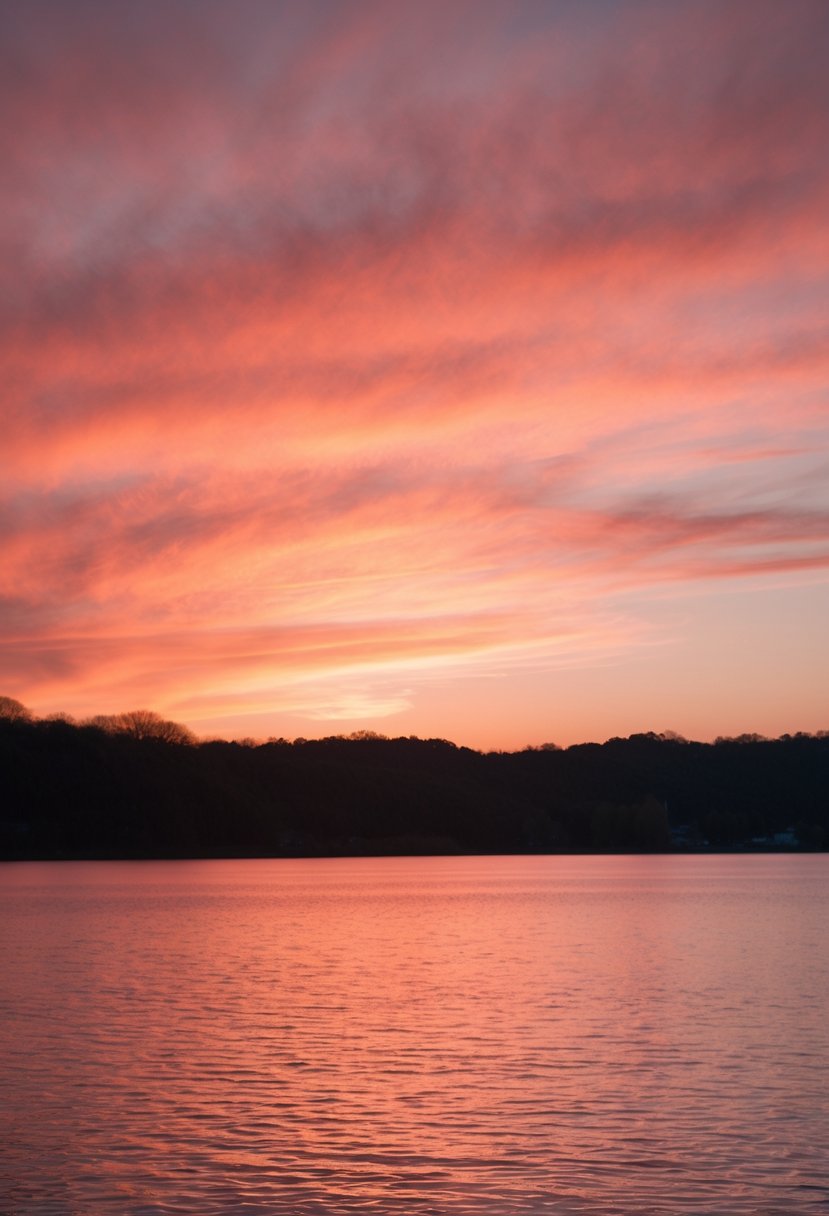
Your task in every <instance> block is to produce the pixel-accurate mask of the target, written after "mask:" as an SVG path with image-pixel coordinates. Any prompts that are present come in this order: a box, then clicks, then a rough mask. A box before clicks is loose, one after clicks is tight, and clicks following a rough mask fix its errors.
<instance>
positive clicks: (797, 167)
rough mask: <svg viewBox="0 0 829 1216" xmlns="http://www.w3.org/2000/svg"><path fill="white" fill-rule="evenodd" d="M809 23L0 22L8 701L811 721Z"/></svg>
mask: <svg viewBox="0 0 829 1216" xmlns="http://www.w3.org/2000/svg"><path fill="white" fill-rule="evenodd" d="M827 62H829V5H827V4H826V3H825V0H786V2H785V3H783V2H781V0H746V2H744V3H743V2H733V0H716V2H713V3H709V2H707V0H687V2H686V0H674V2H670V3H666V2H664V0H658V2H654V3H650V2H644V0H643V2H640V0H636V2H630V3H627V2H618V3H616V2H613V0H546V2H545V3H537V2H535V0H517V2H516V0H511V2H510V3H489V2H487V0H474V2H472V3H467V2H466V0H441V3H433V2H432V0H418V3H417V4H411V3H408V2H405V3H404V2H402V0H401V2H399V3H396V2H394V0H381V2H379V3H374V2H372V0H350V2H348V3H337V2H329V0H303V3H301V4H300V3H293V2H292V3H278V2H276V0H267V2H260V0H234V3H232V4H231V3H227V2H225V0H222V2H221V3H217V2H215V0H193V2H190V0H164V3H160V2H158V0H142V3H141V4H135V3H133V2H131V0H130V2H123V0H73V2H72V3H71V4H66V3H64V2H62V0H61V2H57V3H51V2H49V0H34V2H32V3H23V2H22V0H5V2H4V3H2V4H0V112H2V114H3V115H4V120H3V123H2V130H0V161H1V162H2V164H3V166H4V174H3V176H4V186H3V190H2V194H0V369H2V377H1V378H0V383H2V392H1V393H0V692H2V693H4V694H5V695H8V696H13V697H16V698H17V699H19V700H21V701H23V702H24V703H25V704H26V705H27V706H29V707H30V708H31V709H32V710H33V711H34V712H35V713H37V714H38V715H43V716H46V715H49V714H52V713H57V712H66V713H69V714H72V715H74V716H75V717H77V718H84V717H87V716H91V715H95V714H104V713H107V714H108V713H116V712H119V711H122V710H128V709H134V708H139V707H147V708H151V709H153V710H155V711H157V712H159V713H161V714H162V715H163V716H165V717H169V718H172V719H174V720H175V721H178V722H182V723H185V724H186V725H188V726H190V727H191V728H192V729H193V730H194V731H195V732H196V733H197V734H198V735H200V736H204V737H216V736H220V737H227V738H230V737H253V738H257V739H259V738H268V737H272V736H276V737H281V736H284V737H287V738H293V737H296V736H304V737H317V736H320V735H329V734H340V733H345V734H347V733H350V732H352V731H355V730H365V729H369V730H376V731H379V732H382V733H384V734H389V735H393V736H397V735H410V734H417V735H420V736H423V737H443V738H448V739H452V740H454V741H455V742H457V743H460V744H465V745H468V746H471V747H478V748H484V749H489V748H504V749H514V748H520V747H523V746H525V745H536V744H540V743H542V742H555V743H558V744H560V745H568V744H571V743H576V742H581V741H586V740H597V741H601V740H603V739H605V738H608V737H610V736H614V735H627V734H630V733H633V732H636V731H649V730H655V731H664V730H672V731H677V732H679V733H680V734H683V735H685V736H687V737H689V738H695V739H711V738H714V737H715V736H717V735H723V734H725V735H728V734H739V733H743V732H758V733H762V734H768V735H772V736H776V735H779V734H781V733H783V732H794V731H798V730H804V731H815V730H820V729H827V728H829V640H827V639H829V628H827V622H829V220H827V217H829V72H827V70H826V64H827Z"/></svg>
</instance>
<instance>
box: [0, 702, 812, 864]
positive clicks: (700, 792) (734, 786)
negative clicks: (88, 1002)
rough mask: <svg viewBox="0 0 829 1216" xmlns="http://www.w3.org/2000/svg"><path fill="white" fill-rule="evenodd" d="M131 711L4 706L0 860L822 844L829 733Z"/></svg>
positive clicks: (0, 722) (0, 732)
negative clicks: (343, 722)
mask: <svg viewBox="0 0 829 1216" xmlns="http://www.w3.org/2000/svg"><path fill="white" fill-rule="evenodd" d="M129 717H130V715H122V716H121V718H120V719H117V720H116V719H110V720H100V721H99V723H98V724H95V725H92V724H87V725H80V726H79V725H75V724H72V723H70V722H66V721H62V720H57V721H35V720H33V719H32V718H31V717H30V716H25V715H20V716H18V717H16V718H15V717H2V716H0V782H1V783H2V784H1V785H0V856H2V857H4V858H6V859H8V858H21V859H22V858H51V857H213V856H281V855H286V856H296V855H321V854H360V853H369V854H374V853H430V852H434V853H441V852H533V851H539V852H557V851H562V852H565V851H572V852H583V851H605V852H612V851H628V850H633V851H640V850H665V849H671V848H705V847H711V848H746V847H747V848H771V847H783V848H792V847H794V848H806V849H821V848H825V847H827V845H829V736H827V734H826V733H821V734H820V735H801V734H798V735H794V736H788V735H786V736H783V737H782V738H780V739H775V740H766V739H761V738H757V737H754V736H752V737H742V738H740V739H726V740H718V741H717V742H716V743H713V744H703V743H691V742H687V741H685V740H683V739H680V738H678V737H675V736H662V735H654V734H645V735H633V736H631V737H630V738H628V739H611V740H609V741H608V742H607V743H604V744H601V745H599V744H595V743H587V744H583V745H580V746H576V747H570V748H567V749H566V750H559V749H556V748H552V747H545V748H539V749H527V750H525V751H521V752H513V753H487V754H482V753H480V752H476V751H471V750H469V749H468V748H463V747H456V746H455V745H454V744H452V743H449V742H447V741H445V740H443V739H416V738H399V739H387V738H384V737H381V736H375V735H372V734H367V733H362V734H358V735H356V736H350V737H347V738H344V737H340V736H335V737H332V738H327V739H320V740H295V741H294V742H288V741H286V740H272V741H270V742H267V743H262V744H257V745H253V744H246V743H235V742H234V743H229V742H204V743H196V742H195V741H194V740H193V739H192V737H191V736H189V733H188V732H187V731H186V730H184V729H183V728H177V729H178V733H177V731H176V730H174V729H172V728H174V727H175V724H174V723H169V724H166V725H167V726H168V727H169V728H171V729H169V730H168V731H167V732H166V734H165V731H164V730H163V729H161V727H163V726H164V725H165V724H164V723H162V722H161V719H157V718H156V719H155V723H156V726H157V727H158V728H159V729H157V730H153V729H140V728H139V726H140V723H139V726H136V723H135V722H133V728H132V729H131V728H130V727H129V724H128V722H127V719H129ZM134 717H135V718H136V719H138V718H139V715H134ZM154 717H155V716H154V715H149V714H145V718H146V720H147V722H149V723H150V726H152V720H153V719H154ZM147 722H145V727H146V725H147ZM775 837H776V839H775Z"/></svg>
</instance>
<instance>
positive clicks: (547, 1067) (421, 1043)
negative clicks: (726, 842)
mask: <svg viewBox="0 0 829 1216" xmlns="http://www.w3.org/2000/svg"><path fill="white" fill-rule="evenodd" d="M828 932H829V857H826V856H791V857H780V856H775V857H772V856H764V857H758V856H749V857H648V858H641V857H624V858H619V857H616V858H610V857H605V858H572V857H571V858H561V857H551V858H546V857H530V858H520V857H501V858H497V857H496V858H418V859H405V858H396V859H390V860H385V859H370V860H330V861H328V860H319V861H317V860H313V861H304V860H302V861H294V860H291V861H241V862H239V861H233V862H199V863H177V862H160V863H123V864H122V863H119V864H111V863H93V864H67V863H64V864H60V863H58V864H48V865H35V864H26V865H6V866H0V1014H2V1020H1V1021H0V1069H2V1073H0V1076H2V1081H1V1082H0V1212H2V1213H3V1214H4V1216H16V1214H18V1213H19V1214H21V1216H22V1214H26V1216H29V1214H34V1213H37V1214H38V1216H47V1214H52V1213H55V1214H58V1213H60V1214H61V1216H63V1214H69V1213H71V1214H73V1216H76V1214H77V1216H87V1214H88V1216H110V1214H112V1216H114V1214H115V1213H118V1214H119V1216H120V1214H137V1213H142V1214H147V1216H149V1214H150V1213H159V1214H160V1213H188V1214H189V1213H192V1214H193V1216H211V1214H212V1213H257V1214H260V1213H261V1214H265V1213H274V1214H278V1216H282V1214H284V1216H289V1214H290V1216H310V1214H311V1213H320V1214H323V1213H325V1214H329V1213H331V1214H333V1213H364V1214H367V1216H370V1214H373V1213H390V1214H392V1213H393V1214H400V1216H404V1214H405V1216H409V1214H417V1213H423V1214H426V1213H430V1214H434V1216H438V1214H447V1216H448V1214H453V1216H461V1214H463V1216H467V1214H468V1216H472V1214H473V1213H474V1214H479V1213H499V1214H509V1213H512V1212H515V1213H518V1212H520V1213H527V1214H532V1213H546V1212H553V1213H591V1214H596V1216H599V1214H601V1216H608V1214H611V1213H626V1214H627V1213H642V1214H644V1213H648V1214H649V1216H650V1214H653V1213H659V1212H666V1213H682V1212H704V1213H727V1214H732V1213H747V1212H756V1213H764V1214H770V1213H777V1212H780V1213H784V1212H785V1213H790V1212H804V1213H806V1212H829V937H828Z"/></svg>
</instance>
